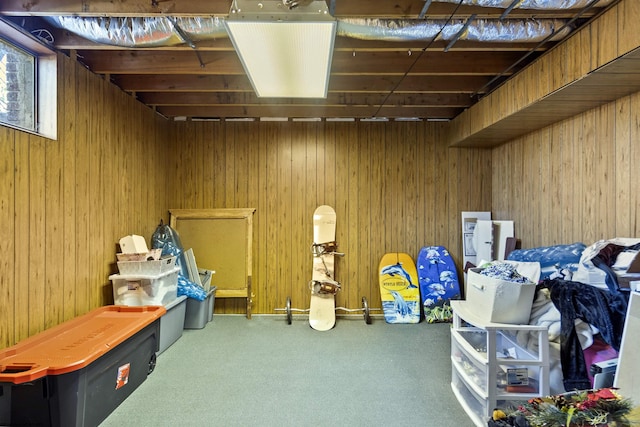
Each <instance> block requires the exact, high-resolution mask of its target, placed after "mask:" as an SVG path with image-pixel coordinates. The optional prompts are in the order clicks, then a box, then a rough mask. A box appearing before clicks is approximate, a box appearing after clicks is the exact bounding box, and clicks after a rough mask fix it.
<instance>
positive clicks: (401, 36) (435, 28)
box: [337, 19, 571, 43]
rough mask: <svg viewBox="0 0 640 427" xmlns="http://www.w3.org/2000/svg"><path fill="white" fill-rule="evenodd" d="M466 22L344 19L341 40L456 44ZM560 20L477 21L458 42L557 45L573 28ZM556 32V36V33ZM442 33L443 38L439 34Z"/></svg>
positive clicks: (340, 28) (340, 27) (340, 33)
mask: <svg viewBox="0 0 640 427" xmlns="http://www.w3.org/2000/svg"><path fill="white" fill-rule="evenodd" d="M466 23H467V21H465V20H451V21H450V22H449V23H448V24H447V21H445V20H441V21H440V20H436V21H399V20H388V19H343V20H340V21H339V22H338V33H337V35H339V36H344V37H351V38H355V39H362V40H389V41H410V40H420V41H429V40H431V39H433V38H434V37H436V36H438V39H440V40H447V41H448V40H453V39H454V38H455V37H456V36H458V35H459V33H460V31H461V30H462V29H463V27H464V26H465V24H466ZM565 23H566V21H563V20H561V19H536V20H533V19H527V20H512V19H510V20H502V21H500V20H498V19H476V20H474V21H472V22H471V23H470V24H469V26H468V27H467V28H466V30H465V31H464V32H463V33H462V34H461V35H459V37H458V40H468V41H479V42H498V43H499V42H509V43H517V42H540V41H542V40H544V39H545V38H547V37H548V36H550V35H552V34H553V37H552V38H551V40H552V41H555V39H556V38H557V39H558V40H560V39H562V38H564V37H565V36H567V35H568V34H569V32H570V31H571V28H569V27H568V26H565ZM555 31H557V33H554V32H555ZM438 33H440V34H438Z"/></svg>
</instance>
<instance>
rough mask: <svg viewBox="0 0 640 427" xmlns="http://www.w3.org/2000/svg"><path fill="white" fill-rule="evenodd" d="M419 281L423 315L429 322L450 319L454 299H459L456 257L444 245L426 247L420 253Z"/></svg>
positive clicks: (418, 261) (418, 260)
mask: <svg viewBox="0 0 640 427" xmlns="http://www.w3.org/2000/svg"><path fill="white" fill-rule="evenodd" d="M417 264H418V282H419V283H420V295H421V299H422V307H423V312H424V318H425V320H426V321H427V322H428V323H436V322H450V321H451V319H452V318H453V312H452V311H451V300H452V299H460V283H459V281H458V273H457V272H456V266H455V263H454V262H453V258H451V255H450V254H449V251H448V250H447V249H446V248H445V247H444V246H425V247H423V248H422V249H420V252H419V253H418V259H417Z"/></svg>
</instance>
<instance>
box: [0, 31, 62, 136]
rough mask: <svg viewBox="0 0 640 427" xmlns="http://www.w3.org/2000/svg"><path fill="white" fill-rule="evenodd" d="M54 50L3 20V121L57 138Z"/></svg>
mask: <svg viewBox="0 0 640 427" xmlns="http://www.w3.org/2000/svg"><path fill="white" fill-rule="evenodd" d="M56 65H57V59H56V55H55V53H54V52H53V51H51V50H49V48H47V47H46V46H44V45H43V44H41V43H40V42H38V41H37V40H35V39H34V38H32V37H31V36H30V35H28V34H24V33H22V32H20V31H18V30H17V29H15V28H14V27H13V26H11V25H10V24H8V23H7V22H5V21H2V20H0V125H3V126H7V127H11V128H15V129H19V130H22V131H26V132H30V133H35V134H38V135H42V136H44V137H47V138H51V139H56V133H57V131H56V129H57V126H56V118H57V114H56V112H57V103H56V85H57V77H56Z"/></svg>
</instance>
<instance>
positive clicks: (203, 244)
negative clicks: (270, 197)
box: [169, 208, 255, 319]
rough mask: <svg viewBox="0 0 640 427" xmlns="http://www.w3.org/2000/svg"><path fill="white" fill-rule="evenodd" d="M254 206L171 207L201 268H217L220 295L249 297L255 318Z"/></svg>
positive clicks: (176, 226) (173, 222)
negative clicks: (224, 207)
mask: <svg viewBox="0 0 640 427" xmlns="http://www.w3.org/2000/svg"><path fill="white" fill-rule="evenodd" d="M254 212H255V209H254V208H235V209H171V210H170V211H169V214H170V217H171V220H170V226H171V228H173V229H174V230H176V231H177V232H178V235H179V236H180V241H181V242H182V246H183V248H184V249H185V250H187V249H193V254H194V256H195V259H196V263H197V265H198V267H199V268H204V269H207V270H214V271H215V272H216V273H215V275H214V279H213V280H212V282H213V283H212V284H213V285H215V286H216V295H215V297H216V298H246V301H247V318H248V319H250V318H251V305H252V297H253V295H252V293H251V265H252V241H253V213H254Z"/></svg>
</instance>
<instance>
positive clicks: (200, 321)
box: [184, 286, 217, 329]
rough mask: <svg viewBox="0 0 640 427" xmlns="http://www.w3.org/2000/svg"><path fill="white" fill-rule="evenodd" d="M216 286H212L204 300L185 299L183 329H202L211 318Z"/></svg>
mask: <svg viewBox="0 0 640 427" xmlns="http://www.w3.org/2000/svg"><path fill="white" fill-rule="evenodd" d="M216 289H217V288H216V287H215V286H213V287H212V288H211V290H210V291H209V293H207V297H206V298H205V299H204V301H198V300H196V299H193V298H189V299H187V314H186V316H185V319H184V328H185V329H202V328H204V327H205V326H207V323H208V322H211V319H213V308H214V304H215V299H216Z"/></svg>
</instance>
